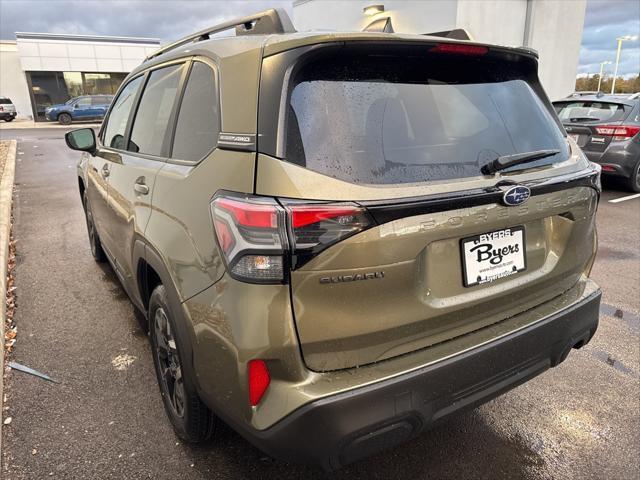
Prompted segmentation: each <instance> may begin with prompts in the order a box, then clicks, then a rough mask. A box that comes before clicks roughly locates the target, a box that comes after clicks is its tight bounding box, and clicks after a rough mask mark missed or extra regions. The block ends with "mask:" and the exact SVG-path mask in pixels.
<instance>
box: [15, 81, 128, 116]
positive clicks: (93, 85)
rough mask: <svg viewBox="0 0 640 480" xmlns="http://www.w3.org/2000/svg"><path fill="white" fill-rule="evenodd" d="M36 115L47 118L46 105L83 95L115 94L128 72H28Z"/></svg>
mask: <svg viewBox="0 0 640 480" xmlns="http://www.w3.org/2000/svg"><path fill="white" fill-rule="evenodd" d="M26 74H27V82H28V84H29V90H30V92H29V93H30V95H31V105H32V106H33V110H34V111H33V118H34V119H36V120H44V119H45V118H44V110H45V108H47V107H49V106H51V105H56V104H59V103H65V102H66V101H67V100H69V99H70V98H74V97H79V96H81V95H113V94H115V93H116V90H117V89H118V87H119V86H120V84H121V83H122V81H123V80H124V78H125V77H126V76H127V74H126V73H92V72H34V71H32V72H26Z"/></svg>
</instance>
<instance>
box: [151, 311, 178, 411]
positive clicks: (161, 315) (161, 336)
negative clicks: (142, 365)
mask: <svg viewBox="0 0 640 480" xmlns="http://www.w3.org/2000/svg"><path fill="white" fill-rule="evenodd" d="M154 329H155V331H154V333H155V340H156V348H155V350H156V351H155V354H156V358H157V361H158V369H159V375H160V378H161V383H162V392H163V395H165V396H166V397H167V398H168V400H169V404H170V405H171V408H172V409H173V411H174V413H175V414H176V415H177V416H178V417H183V416H184V406H185V390H184V381H183V378H182V367H181V365H180V358H179V357H178V350H177V348H176V341H175V338H174V337H173V334H172V332H171V324H170V323H169V319H168V318H167V314H166V313H165V311H164V309H163V308H162V307H159V308H158V309H157V310H156V313H155V316H154Z"/></svg>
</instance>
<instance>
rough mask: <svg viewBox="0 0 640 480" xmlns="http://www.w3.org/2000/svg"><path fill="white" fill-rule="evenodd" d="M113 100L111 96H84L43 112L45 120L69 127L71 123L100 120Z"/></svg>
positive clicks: (53, 106)
mask: <svg viewBox="0 0 640 480" xmlns="http://www.w3.org/2000/svg"><path fill="white" fill-rule="evenodd" d="M111 100H113V95H84V96H82V97H75V98H72V99H70V100H68V101H67V102H66V103H62V104H60V105H52V106H50V107H47V108H46V110H45V111H44V116H45V118H46V119H47V120H51V121H54V122H55V121H57V122H59V123H61V124H62V125H69V124H70V123H71V122H73V121H83V120H102V119H103V118H104V115H105V113H107V110H108V109H109V105H110V104H111Z"/></svg>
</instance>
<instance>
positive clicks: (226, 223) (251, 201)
mask: <svg viewBox="0 0 640 480" xmlns="http://www.w3.org/2000/svg"><path fill="white" fill-rule="evenodd" d="M211 215H212V217H213V225H214V228H215V232H216V238H217V239H218V246H219V247H220V251H221V252H222V255H223V257H224V260H225V263H226V265H227V268H228V269H229V272H230V273H231V275H232V276H234V277H236V278H238V279H239V280H245V281H249V282H255V283H279V282H282V281H283V280H284V258H283V256H284V253H285V250H286V246H287V236H286V223H285V222H286V220H285V211H284V209H283V208H282V207H281V206H280V205H278V203H277V202H276V201H275V200H274V199H271V198H267V197H252V196H244V197H228V196H218V197H216V198H214V200H213V202H211Z"/></svg>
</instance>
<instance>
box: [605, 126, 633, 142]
mask: <svg viewBox="0 0 640 480" xmlns="http://www.w3.org/2000/svg"><path fill="white" fill-rule="evenodd" d="M595 129H596V133H597V134H598V135H604V136H606V137H614V139H615V140H628V139H630V138H632V137H635V136H636V135H637V134H638V132H640V125H599V126H597V127H595Z"/></svg>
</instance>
